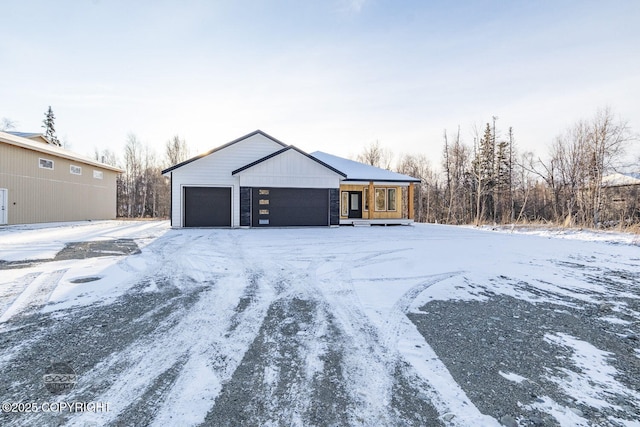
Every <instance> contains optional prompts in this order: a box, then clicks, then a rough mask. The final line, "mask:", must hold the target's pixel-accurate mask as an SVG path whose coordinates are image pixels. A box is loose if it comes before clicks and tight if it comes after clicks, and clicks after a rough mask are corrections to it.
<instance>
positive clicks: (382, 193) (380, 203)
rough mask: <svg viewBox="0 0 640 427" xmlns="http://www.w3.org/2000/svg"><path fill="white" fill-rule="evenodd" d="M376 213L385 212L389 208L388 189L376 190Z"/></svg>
mask: <svg viewBox="0 0 640 427" xmlns="http://www.w3.org/2000/svg"><path fill="white" fill-rule="evenodd" d="M375 192H376V211H384V210H386V208H387V189H386V188H376V190H375Z"/></svg>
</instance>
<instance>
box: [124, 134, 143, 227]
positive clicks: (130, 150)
mask: <svg viewBox="0 0 640 427" xmlns="http://www.w3.org/2000/svg"><path fill="white" fill-rule="evenodd" d="M124 165H125V167H124V170H125V172H124V174H125V178H124V192H125V194H124V195H123V196H124V200H123V202H124V212H123V214H124V215H125V216H127V217H129V218H133V217H134V216H137V215H139V214H140V211H141V206H140V200H139V199H140V198H139V195H140V194H139V193H140V175H141V170H142V144H141V143H140V141H139V140H138V137H136V135H134V134H133V133H130V134H129V135H127V142H126V145H125V147H124Z"/></svg>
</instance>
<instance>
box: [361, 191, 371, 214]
mask: <svg viewBox="0 0 640 427" xmlns="http://www.w3.org/2000/svg"><path fill="white" fill-rule="evenodd" d="M362 198H363V199H364V200H363V201H362V205H363V207H364V210H365V211H368V210H369V189H368V188H365V189H364V191H363V192H362Z"/></svg>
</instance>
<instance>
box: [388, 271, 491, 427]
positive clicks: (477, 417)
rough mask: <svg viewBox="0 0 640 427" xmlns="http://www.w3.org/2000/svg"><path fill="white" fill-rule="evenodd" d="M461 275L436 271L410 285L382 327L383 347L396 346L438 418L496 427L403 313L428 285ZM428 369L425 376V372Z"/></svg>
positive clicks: (455, 423)
mask: <svg viewBox="0 0 640 427" xmlns="http://www.w3.org/2000/svg"><path fill="white" fill-rule="evenodd" d="M460 274H462V272H461V271H457V272H450V273H443V274H438V275H435V276H432V277H430V278H429V279H428V280H425V281H423V282H421V283H418V284H417V285H415V286H413V287H412V288H410V289H409V290H408V291H407V292H405V293H404V294H403V295H402V297H400V299H398V301H396V303H395V304H394V305H393V307H392V309H391V311H390V313H389V316H388V318H387V321H386V325H385V327H384V335H385V342H386V346H388V347H389V348H396V349H397V351H398V352H399V353H400V354H401V355H402V358H403V359H404V360H406V361H407V363H409V364H410V365H411V366H412V367H413V372H412V373H413V375H415V376H417V377H420V379H421V380H422V381H420V383H421V384H420V385H418V387H419V390H420V393H421V394H422V395H423V396H425V397H428V398H429V400H430V401H431V403H432V404H433V405H434V406H435V407H436V408H437V410H438V413H439V414H440V416H441V419H442V420H443V421H445V422H446V423H447V425H452V426H461V427H463V426H469V425H475V426H499V425H500V424H499V423H498V421H497V420H495V419H494V418H492V417H490V416H488V415H485V414H483V413H481V412H480V411H479V410H478V408H477V407H476V406H475V405H474V404H473V402H472V401H471V399H469V397H468V396H467V394H466V393H465V392H464V390H463V389H462V388H461V387H460V385H459V384H458V383H457V382H456V381H455V380H454V378H453V376H452V375H451V373H450V372H449V370H448V369H447V367H446V365H445V364H444V363H443V362H442V361H441V360H440V358H439V357H438V355H437V354H436V352H435V351H434V350H433V348H431V346H430V345H429V344H428V343H427V342H426V341H425V339H424V337H423V336H422V334H420V332H419V331H418V329H417V328H416V326H415V325H414V324H413V323H412V322H411V320H410V319H409V318H408V317H407V316H406V314H407V313H408V311H409V310H410V308H411V305H412V303H413V301H414V300H415V299H416V298H417V297H418V296H419V295H420V294H421V293H422V292H424V291H425V290H427V289H428V288H429V287H431V286H433V285H435V284H436V283H440V282H442V281H444V280H447V279H450V278H452V277H455V276H458V275H460ZM426 372H428V375H425V374H424V373H426Z"/></svg>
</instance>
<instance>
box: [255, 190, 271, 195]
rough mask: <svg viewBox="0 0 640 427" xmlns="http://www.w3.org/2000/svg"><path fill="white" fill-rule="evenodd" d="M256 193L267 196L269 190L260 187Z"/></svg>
mask: <svg viewBox="0 0 640 427" xmlns="http://www.w3.org/2000/svg"><path fill="white" fill-rule="evenodd" d="M258 194H260V195H261V196H268V195H269V190H264V189H260V190H258Z"/></svg>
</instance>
